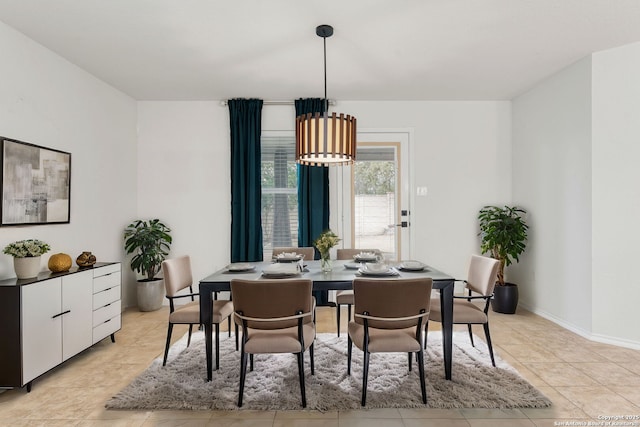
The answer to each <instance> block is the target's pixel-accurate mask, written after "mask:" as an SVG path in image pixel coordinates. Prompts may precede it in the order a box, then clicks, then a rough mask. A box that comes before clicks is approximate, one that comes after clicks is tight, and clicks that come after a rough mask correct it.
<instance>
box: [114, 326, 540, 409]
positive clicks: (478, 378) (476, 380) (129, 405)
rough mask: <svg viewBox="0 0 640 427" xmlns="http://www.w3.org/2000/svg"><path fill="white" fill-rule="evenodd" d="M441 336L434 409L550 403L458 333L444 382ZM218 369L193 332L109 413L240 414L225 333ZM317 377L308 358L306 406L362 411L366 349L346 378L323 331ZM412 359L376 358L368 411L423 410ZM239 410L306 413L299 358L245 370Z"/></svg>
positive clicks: (432, 342) (429, 360) (430, 383)
mask: <svg viewBox="0 0 640 427" xmlns="http://www.w3.org/2000/svg"><path fill="white" fill-rule="evenodd" d="M440 338H441V335H440V333H438V332H434V333H430V334H429V338H428V344H427V350H426V353H425V364H426V366H425V369H426V379H427V407H430V408H523V407H531V408H533V407H534V408H540V407H547V406H550V405H551V402H550V401H549V399H547V398H546V397H545V396H544V395H543V394H542V393H540V392H539V391H538V390H537V389H536V388H534V387H533V386H532V385H531V384H529V383H528V382H527V381H526V380H525V379H523V378H522V377H521V376H520V375H519V374H518V373H517V372H516V371H515V370H514V369H513V368H512V367H511V366H509V365H508V364H507V363H506V362H505V361H503V360H501V359H500V358H499V357H498V356H496V364H497V368H494V367H493V366H491V360H490V358H489V353H488V350H487V348H486V345H485V344H484V342H483V341H482V340H480V339H479V338H474V341H475V343H476V347H475V348H474V347H472V346H471V344H470V343H469V342H468V336H465V334H456V335H455V337H454V350H453V380H452V381H447V380H445V379H444V365H443V362H442V345H441V339H440ZM220 347H221V348H220V370H218V371H214V372H213V380H212V381H211V382H207V381H206V364H205V349H204V336H203V333H202V332H196V333H194V336H193V338H192V342H191V346H189V347H188V348H186V336H185V337H183V338H182V339H180V341H178V342H177V343H176V344H174V345H173V346H172V347H171V349H170V352H169V360H168V362H167V365H166V366H165V367H163V366H162V357H158V358H157V359H156V360H154V361H153V363H152V364H151V366H150V367H149V368H147V370H145V371H144V372H143V373H142V374H141V375H140V376H139V377H137V378H136V379H135V380H134V381H133V382H132V383H131V384H129V385H128V386H127V387H126V388H125V389H124V390H122V391H121V392H120V393H118V394H117V395H116V396H114V397H112V398H111V399H110V400H109V401H108V402H107V404H106V407H107V408H108V409H144V410H149V409H200V410H206V409H238V408H237V406H236V403H237V400H238V388H239V376H240V372H239V369H240V353H239V352H236V351H235V340H234V337H233V336H232V337H231V338H228V337H227V335H226V334H223V335H222V336H221V342H220ZM314 356H315V375H313V376H312V375H311V372H310V369H309V357H308V353H305V379H306V382H305V383H306V393H307V409H317V410H320V411H329V410H346V409H359V408H361V406H360V397H361V392H362V388H361V387H362V352H361V351H360V350H358V348H357V347H355V346H354V347H353V360H352V367H351V376H347V339H346V337H345V336H344V334H343V335H342V336H341V337H340V338H338V337H337V336H336V335H335V334H318V335H317V337H316V341H315V353H314ZM407 365H408V357H407V355H406V354H383V353H375V354H372V355H371V362H370V368H369V386H368V392H367V406H366V407H368V408H413V407H424V405H423V404H422V401H421V394H420V381H419V378H418V367H417V364H416V362H415V358H414V366H413V370H412V371H411V372H409V371H408V366H407ZM241 409H261V410H265V409H271V410H274V409H275V410H283V409H301V400H300V385H299V380H298V369H297V363H296V358H295V356H294V355H292V354H282V355H257V356H255V367H254V371H253V372H250V371H249V372H248V373H247V380H246V385H245V391H244V401H243V406H242V408H241Z"/></svg>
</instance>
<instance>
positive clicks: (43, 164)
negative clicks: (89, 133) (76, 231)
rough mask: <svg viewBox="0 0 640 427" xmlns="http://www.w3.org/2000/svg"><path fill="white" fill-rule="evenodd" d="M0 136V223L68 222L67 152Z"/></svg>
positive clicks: (5, 224)
mask: <svg viewBox="0 0 640 427" xmlns="http://www.w3.org/2000/svg"><path fill="white" fill-rule="evenodd" d="M0 139H1V140H2V153H1V154H2V175H1V176H0V178H1V179H2V205H1V206H0V225H1V226H8V225H37V224H65V223H69V221H70V210H71V153H65V152H64V151H59V150H54V149H51V148H45V147H40V146H38V145H34V144H29V143H26V142H22V141H17V140H15V139H10V138H5V137H0Z"/></svg>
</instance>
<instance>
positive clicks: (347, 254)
mask: <svg viewBox="0 0 640 427" xmlns="http://www.w3.org/2000/svg"><path fill="white" fill-rule="evenodd" d="M361 252H372V253H375V254H377V255H382V252H381V251H380V250H379V249H338V250H337V251H336V259H339V260H353V257H354V256H356V255H358V254H359V253H361ZM342 305H346V306H347V322H349V321H350V320H351V306H352V305H353V291H352V290H345V291H337V292H336V319H337V324H338V327H337V330H338V336H340V308H341V307H340V306H342Z"/></svg>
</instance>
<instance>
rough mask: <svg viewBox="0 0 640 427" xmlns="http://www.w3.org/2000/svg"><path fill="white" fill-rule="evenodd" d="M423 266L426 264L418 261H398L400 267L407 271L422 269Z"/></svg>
mask: <svg viewBox="0 0 640 427" xmlns="http://www.w3.org/2000/svg"><path fill="white" fill-rule="evenodd" d="M425 267H426V265H425V264H423V263H421V262H420V261H402V263H400V269H401V270H407V271H422V270H424V268H425Z"/></svg>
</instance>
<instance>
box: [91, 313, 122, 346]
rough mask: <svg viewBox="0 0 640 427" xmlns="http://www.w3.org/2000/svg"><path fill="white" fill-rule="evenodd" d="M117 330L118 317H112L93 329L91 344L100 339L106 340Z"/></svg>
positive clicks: (118, 324) (118, 325)
mask: <svg viewBox="0 0 640 427" xmlns="http://www.w3.org/2000/svg"><path fill="white" fill-rule="evenodd" d="M119 330H120V316H116V317H112V318H111V319H109V320H107V321H105V322H104V323H101V324H100V325H98V326H96V327H95V328H93V343H94V344H95V343H97V342H98V341H100V340H101V339H103V338H106V337H108V336H109V335H111V334H113V333H114V332H116V331H119Z"/></svg>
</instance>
